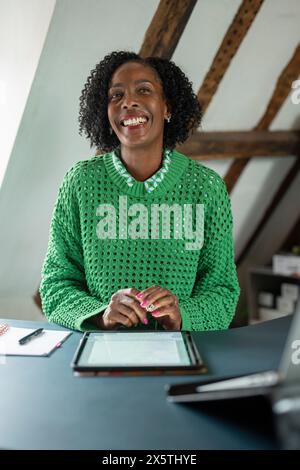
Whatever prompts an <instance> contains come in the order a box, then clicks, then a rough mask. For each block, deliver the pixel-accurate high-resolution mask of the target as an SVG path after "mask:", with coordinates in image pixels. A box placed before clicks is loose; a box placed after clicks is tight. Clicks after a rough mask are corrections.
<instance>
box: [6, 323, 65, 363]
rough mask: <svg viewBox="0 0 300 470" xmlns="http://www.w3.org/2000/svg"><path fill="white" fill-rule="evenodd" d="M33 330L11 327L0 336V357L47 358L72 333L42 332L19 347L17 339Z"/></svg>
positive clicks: (58, 331)
mask: <svg viewBox="0 0 300 470" xmlns="http://www.w3.org/2000/svg"><path fill="white" fill-rule="evenodd" d="M34 330H35V328H16V327H12V326H11V327H10V328H9V329H8V331H6V332H5V333H4V334H2V335H1V336H0V356H3V355H5V356H49V355H50V354H51V353H52V352H53V351H54V350H55V349H56V348H59V347H60V346H61V344H62V342H63V341H65V340H66V339H67V338H68V337H69V336H70V334H71V333H72V332H71V331H60V330H44V332H43V333H42V334H41V335H40V336H37V337H36V338H33V339H32V340H31V341H29V342H28V343H26V344H23V345H20V344H19V339H20V338H23V337H24V336H26V335H28V334H29V333H31V332H32V331H34Z"/></svg>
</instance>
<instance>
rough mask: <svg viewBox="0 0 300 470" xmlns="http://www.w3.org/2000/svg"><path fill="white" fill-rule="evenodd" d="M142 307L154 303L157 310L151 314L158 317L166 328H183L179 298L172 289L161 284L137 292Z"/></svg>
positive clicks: (159, 321)
mask: <svg viewBox="0 0 300 470" xmlns="http://www.w3.org/2000/svg"><path fill="white" fill-rule="evenodd" d="M136 298H137V299H138V300H139V301H140V302H141V304H140V305H141V307H143V308H145V309H146V307H148V306H149V305H150V304H152V305H154V307H155V310H154V311H152V312H150V314H151V315H152V316H153V317H154V318H156V319H157V321H158V323H160V324H161V325H162V326H163V328H164V329H165V330H177V331H178V330H180V329H181V314H180V310H179V302H178V298H177V296H176V295H175V294H173V293H172V292H171V291H169V290H167V289H164V288H163V287H160V286H152V287H149V288H148V289H145V290H143V291H141V292H140V293H139V294H137V296H136Z"/></svg>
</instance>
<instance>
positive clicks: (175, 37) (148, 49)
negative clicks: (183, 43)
mask: <svg viewBox="0 0 300 470" xmlns="http://www.w3.org/2000/svg"><path fill="white" fill-rule="evenodd" d="M196 2H197V0H160V2H159V5H158V8H157V10H156V12H155V15H154V16H153V19H152V21H151V23H150V26H149V28H148V29H147V31H146V34H145V37H144V41H143V45H142V47H141V49H140V52H139V54H140V55H141V56H142V57H149V56H157V57H161V58H163V59H171V57H172V55H173V53H174V51H175V49H176V46H177V44H178V41H179V39H180V37H181V35H182V33H183V31H184V28H185V26H186V24H187V22H188V20H189V18H190V16H191V13H192V11H193V9H194V6H195V4H196Z"/></svg>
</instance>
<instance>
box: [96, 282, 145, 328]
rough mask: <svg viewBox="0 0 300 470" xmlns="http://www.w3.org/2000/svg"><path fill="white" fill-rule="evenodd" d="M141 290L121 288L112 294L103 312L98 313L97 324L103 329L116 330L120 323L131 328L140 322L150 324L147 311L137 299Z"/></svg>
mask: <svg viewBox="0 0 300 470" xmlns="http://www.w3.org/2000/svg"><path fill="white" fill-rule="evenodd" d="M138 293H139V291H138V290H137V289H135V288H129V289H121V290H118V291H117V292H116V293H115V294H113V295H112V296H111V299H110V303H109V305H108V307H107V309H106V310H105V312H104V313H103V314H99V315H96V317H97V320H96V323H97V326H98V327H99V328H101V329H103V330H114V329H116V328H118V326H119V325H123V326H126V327H127V328H131V327H132V326H136V325H137V324H138V323H139V322H142V323H144V324H145V325H147V324H148V320H147V311H146V310H145V309H144V308H142V307H141V306H140V302H139V301H138V300H137V299H136V295H137V294H138Z"/></svg>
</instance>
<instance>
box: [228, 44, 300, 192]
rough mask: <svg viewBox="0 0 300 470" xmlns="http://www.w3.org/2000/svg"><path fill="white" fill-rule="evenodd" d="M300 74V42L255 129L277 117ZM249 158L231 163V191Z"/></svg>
mask: <svg viewBox="0 0 300 470" xmlns="http://www.w3.org/2000/svg"><path fill="white" fill-rule="evenodd" d="M299 74H300V44H299V45H298V46H297V48H296V50H295V52H294V54H293V56H292V58H291V59H290V61H289V63H288V64H287V65H286V67H285V68H284V70H283V71H282V73H281V74H280V76H279V78H278V80H277V83H276V87H275V90H274V92H273V94H272V97H271V99H270V101H269V104H268V106H267V109H266V111H265V113H264V115H263V116H262V118H261V119H260V121H259V122H258V124H257V125H256V126H255V128H254V130H263V129H265V130H266V129H268V128H269V126H270V124H271V122H272V121H273V119H274V118H275V117H276V115H277V113H278V111H279V110H280V108H281V106H282V104H283V103H284V101H285V100H286V98H287V97H288V95H289V93H290V91H291V86H292V82H293V81H294V80H296V79H297V78H298V77H299ZM249 160H250V159H243V160H240V159H238V160H235V161H234V162H233V163H232V164H231V166H230V168H229V170H228V172H227V174H226V176H225V178H224V180H225V183H226V186H227V189H228V192H229V193H230V192H231V191H232V189H233V188H234V186H235V184H236V182H237V180H238V178H239V176H240V175H241V173H242V172H243V170H244V169H245V167H246V165H247V164H248V162H249Z"/></svg>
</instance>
